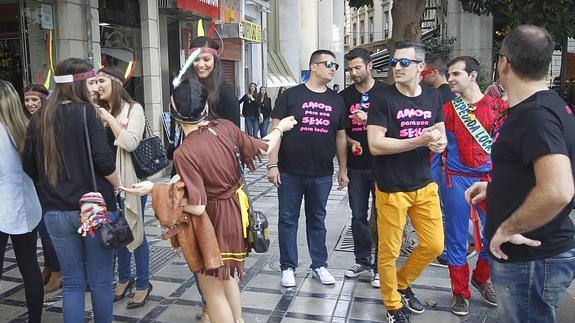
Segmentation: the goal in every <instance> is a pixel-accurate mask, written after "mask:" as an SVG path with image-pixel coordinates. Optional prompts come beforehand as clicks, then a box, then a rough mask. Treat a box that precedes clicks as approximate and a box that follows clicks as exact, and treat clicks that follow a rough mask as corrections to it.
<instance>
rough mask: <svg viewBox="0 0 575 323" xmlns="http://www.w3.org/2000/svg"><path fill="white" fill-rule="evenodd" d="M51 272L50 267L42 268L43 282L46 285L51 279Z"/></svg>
mask: <svg viewBox="0 0 575 323" xmlns="http://www.w3.org/2000/svg"><path fill="white" fill-rule="evenodd" d="M51 274H52V271H51V270H50V269H49V268H48V267H44V269H42V283H43V284H44V285H46V284H48V281H49V280H50V275H51Z"/></svg>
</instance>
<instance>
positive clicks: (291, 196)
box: [278, 173, 332, 270]
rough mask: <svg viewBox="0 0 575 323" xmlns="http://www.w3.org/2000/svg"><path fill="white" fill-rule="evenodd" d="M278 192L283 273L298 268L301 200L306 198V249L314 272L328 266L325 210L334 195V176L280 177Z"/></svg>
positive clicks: (284, 175)
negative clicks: (330, 194)
mask: <svg viewBox="0 0 575 323" xmlns="http://www.w3.org/2000/svg"><path fill="white" fill-rule="evenodd" d="M280 176H281V185H280V186H279V188H278V200H279V221H278V231H279V237H278V238H279V244H280V266H281V269H282V270H285V269H288V268H292V269H295V268H296V267H297V264H298V259H297V258H298V253H297V229H298V219H299V211H300V208H301V202H302V199H303V198H304V197H305V220H306V221H305V222H306V234H307V247H308V250H309V255H310V257H311V266H310V267H311V268H312V269H315V268H319V267H326V266H327V250H326V247H325V236H326V233H327V230H326V228H325V216H326V211H325V206H326V204H327V198H328V196H329V192H330V191H331V183H332V177H331V176H298V175H290V174H286V173H281V175H280Z"/></svg>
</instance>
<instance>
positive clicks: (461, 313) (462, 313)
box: [451, 310, 469, 316]
mask: <svg viewBox="0 0 575 323" xmlns="http://www.w3.org/2000/svg"><path fill="white" fill-rule="evenodd" d="M451 313H453V314H455V315H458V316H465V315H467V314H469V311H467V312H458V311H454V310H451Z"/></svg>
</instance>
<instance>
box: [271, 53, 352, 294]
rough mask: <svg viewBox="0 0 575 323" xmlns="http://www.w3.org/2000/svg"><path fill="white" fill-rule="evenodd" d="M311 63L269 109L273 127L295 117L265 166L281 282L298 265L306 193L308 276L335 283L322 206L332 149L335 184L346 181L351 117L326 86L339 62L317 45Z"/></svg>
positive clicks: (290, 281)
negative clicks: (275, 209)
mask: <svg viewBox="0 0 575 323" xmlns="http://www.w3.org/2000/svg"><path fill="white" fill-rule="evenodd" d="M309 67H310V79H309V81H308V82H306V83H305V84H301V85H298V86H296V87H293V88H290V89H288V90H286V91H285V92H284V93H283V94H282V95H281V96H280V97H279V98H278V102H277V104H276V107H275V108H274V109H273V110H272V129H273V128H274V127H275V126H276V125H277V123H278V122H279V120H280V119H282V118H284V117H287V116H294V117H295V118H296V120H297V122H298V124H297V125H296V126H295V127H294V129H293V131H290V132H288V133H285V134H284V137H283V139H282V140H281V145H279V146H280V147H279V152H278V151H277V150H275V151H273V152H272V153H271V154H270V163H269V165H268V180H269V181H270V182H271V183H273V184H274V185H276V186H277V187H278V200H279V221H278V234H279V237H278V239H279V245H280V265H281V269H282V279H281V283H282V286H284V287H294V286H295V285H296V281H295V277H294V271H295V268H296V267H297V264H298V250H297V229H298V219H299V213H300V208H301V202H302V198H305V216H306V231H307V242H308V250H309V254H310V257H311V261H312V262H311V266H310V267H311V269H312V275H313V277H315V278H317V279H319V280H320V281H321V282H322V283H323V284H326V285H331V284H334V283H335V279H334V278H333V276H332V275H331V274H330V273H329V271H328V270H327V268H326V267H327V249H326V246H325V237H326V228H325V216H326V209H325V207H326V204H327V198H328V196H329V193H330V191H331V184H332V176H333V171H334V167H333V158H334V156H335V155H336V152H337V159H338V162H339V176H338V179H339V189H343V188H344V187H345V186H346V185H347V182H348V178H347V173H346V168H347V166H346V159H347V158H346V138H345V129H346V128H347V127H348V124H349V118H348V115H347V113H346V111H345V104H344V102H343V98H342V97H341V96H340V95H339V94H337V93H336V92H334V91H332V90H331V89H329V88H328V87H327V86H326V84H327V83H329V82H330V81H331V80H332V79H333V75H334V74H335V71H336V70H337V68H338V67H339V65H338V64H337V63H335V55H334V54H333V53H332V52H330V51H327V50H318V51H315V52H314V53H313V54H312V55H311V58H310V64H309Z"/></svg>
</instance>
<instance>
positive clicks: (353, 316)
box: [0, 161, 575, 323]
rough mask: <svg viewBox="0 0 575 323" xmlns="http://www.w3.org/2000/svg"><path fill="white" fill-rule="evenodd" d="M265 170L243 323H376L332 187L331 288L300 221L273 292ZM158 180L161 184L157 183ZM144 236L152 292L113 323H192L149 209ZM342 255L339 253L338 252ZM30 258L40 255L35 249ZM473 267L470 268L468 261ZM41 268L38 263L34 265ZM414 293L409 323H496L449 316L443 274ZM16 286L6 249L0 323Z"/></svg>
mask: <svg viewBox="0 0 575 323" xmlns="http://www.w3.org/2000/svg"><path fill="white" fill-rule="evenodd" d="M265 166H266V163H265V161H264V163H261V164H260V165H259V167H258V169H257V170H256V171H255V172H253V173H250V174H248V175H247V178H246V180H247V182H248V183H249V187H250V191H251V193H252V194H253V195H254V197H255V198H254V200H255V206H256V207H257V208H258V209H259V210H261V211H263V212H264V213H265V214H266V215H267V216H268V219H269V222H270V229H271V230H270V231H271V234H272V239H273V240H272V241H273V242H272V246H271V247H270V251H269V252H268V253H266V254H252V255H250V257H249V258H248V259H247V260H246V268H247V273H246V279H245V281H244V282H242V283H241V284H240V286H241V290H242V304H243V307H244V319H245V321H246V322H250V323H251V322H268V323H275V322H284V323H297V322H334V323H335V322H366V323H369V322H383V321H384V320H385V311H384V309H383V305H382V301H381V297H380V295H379V290H378V289H374V288H373V287H371V285H370V276H365V277H359V279H347V278H344V275H343V273H344V271H345V269H346V268H348V267H349V266H350V265H352V263H353V253H352V252H350V251H341V250H342V248H337V250H336V246H337V243H338V241H339V239H340V238H342V236H344V235H345V234H343V233H344V231H345V228H346V225H349V224H350V219H351V213H350V210H349V206H348V199H347V191H346V190H343V191H337V190H336V185H335V184H334V186H333V190H332V192H331V194H330V197H329V200H328V206H327V208H328V216H327V220H326V222H327V228H328V232H327V241H328V242H327V244H328V245H327V248H328V251H329V260H328V264H329V267H330V271H331V272H332V274H333V275H334V276H335V277H336V284H335V285H333V286H324V285H322V284H321V283H319V282H318V281H317V280H316V279H313V278H312V277H311V273H310V271H309V265H310V263H311V260H310V258H309V254H308V252H307V243H306V236H305V230H304V228H305V217H304V216H303V210H302V217H301V218H300V230H299V233H298V247H299V252H300V259H299V268H298V270H297V273H296V282H297V286H296V287H295V288H290V289H285V288H282V287H281V285H280V272H279V263H278V259H279V249H278V241H277V192H276V189H275V188H274V187H273V186H271V185H270V184H269V183H268V182H267V180H266V177H265V175H266V172H265ZM163 180H166V179H163ZM145 215H146V217H145V223H146V236H147V238H148V241H149V243H150V271H151V282H152V284H153V285H154V289H153V291H152V295H151V298H150V302H149V303H148V304H146V306H144V307H142V308H139V309H134V310H128V309H126V303H127V301H128V300H127V299H125V300H123V301H120V302H118V303H116V304H115V305H114V321H115V322H153V323H159V322H194V321H195V314H196V313H198V312H200V311H201V299H200V296H199V293H198V290H197V287H196V282H195V281H194V278H193V276H192V275H191V273H190V271H189V270H188V267H187V265H186V263H185V262H184V260H183V258H178V257H176V256H175V255H174V253H173V252H172V251H171V249H170V247H169V243H168V242H167V241H163V240H161V232H162V229H161V228H160V227H159V226H158V224H157V222H156V220H155V219H154V217H153V213H152V210H151V208H150V205H148V208H147V209H146V212H145ZM344 249H345V248H344ZM38 257H39V259H40V261H41V262H42V261H43V258H42V248H41V245H40V243H39V242H38ZM401 261H403V259H400V262H401ZM472 261H473V260H472ZM41 264H43V263H41ZM413 287H414V291H415V292H416V294H417V296H418V297H419V298H420V300H422V302H424V303H425V306H426V312H425V313H424V314H421V315H413V316H412V322H414V323H420V322H429V323H434V322H441V323H450V322H454V323H455V322H474V323H475V322H497V317H496V310H495V309H493V308H491V307H488V306H487V305H486V304H485V303H484V302H482V301H481V299H480V298H479V297H478V296H477V292H476V291H475V290H473V291H472V292H473V293H474V294H473V297H472V299H471V302H470V306H471V311H470V313H469V315H467V316H466V317H464V318H460V317H457V316H455V315H453V314H451V313H450V312H449V307H450V304H451V293H450V284H449V277H448V273H447V269H445V268H439V267H433V266H430V267H428V268H427V269H426V270H425V272H424V273H423V274H422V276H421V277H420V278H419V279H418V280H417V281H415V282H414V284H413ZM85 297H86V321H87V322H90V321H93V320H92V319H91V318H92V313H91V306H90V302H89V300H90V294H89V293H86V296H85ZM44 309H45V312H44V316H43V319H44V322H62V321H63V320H62V315H61V313H62V295H61V290H59V291H56V292H54V293H51V294H48V295H46V298H45V303H44ZM574 316H575V284H574V285H573V286H571V288H570V290H569V292H568V293H567V295H566V296H565V298H564V300H563V303H562V306H561V308H560V310H559V322H565V323H566V322H572V318H573V317H574ZM26 321H27V314H26V307H25V299H24V285H23V281H22V279H21V276H20V272H19V271H18V267H17V264H16V260H15V257H14V251H13V250H12V248H11V246H10V245H9V247H8V250H7V251H6V258H5V262H4V277H3V280H2V282H1V284H0V322H26Z"/></svg>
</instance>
